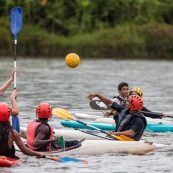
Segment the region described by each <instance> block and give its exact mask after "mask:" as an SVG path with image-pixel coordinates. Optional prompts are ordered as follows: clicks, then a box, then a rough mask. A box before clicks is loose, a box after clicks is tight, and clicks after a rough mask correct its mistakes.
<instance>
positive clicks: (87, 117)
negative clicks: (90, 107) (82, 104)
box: [74, 113, 101, 120]
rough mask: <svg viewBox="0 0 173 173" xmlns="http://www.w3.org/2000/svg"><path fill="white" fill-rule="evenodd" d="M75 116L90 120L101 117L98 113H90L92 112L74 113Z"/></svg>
mask: <svg viewBox="0 0 173 173" xmlns="http://www.w3.org/2000/svg"><path fill="white" fill-rule="evenodd" d="M74 116H75V117H76V118H79V119H90V120H95V119H97V118H99V117H101V116H98V115H90V114H84V113H74Z"/></svg>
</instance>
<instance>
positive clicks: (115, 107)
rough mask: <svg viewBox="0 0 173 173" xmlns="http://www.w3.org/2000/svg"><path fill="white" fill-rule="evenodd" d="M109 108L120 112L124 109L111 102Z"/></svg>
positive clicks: (122, 106) (123, 106)
mask: <svg viewBox="0 0 173 173" xmlns="http://www.w3.org/2000/svg"><path fill="white" fill-rule="evenodd" d="M111 108H112V109H115V110H116V111H118V112H121V111H122V110H123V109H125V105H119V104H118V103H117V102H113V103H112V105H111Z"/></svg>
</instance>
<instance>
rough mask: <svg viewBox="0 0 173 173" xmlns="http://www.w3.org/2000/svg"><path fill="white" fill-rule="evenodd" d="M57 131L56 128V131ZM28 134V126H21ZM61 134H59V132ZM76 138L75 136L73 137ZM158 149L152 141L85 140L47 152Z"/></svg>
mask: <svg viewBox="0 0 173 173" xmlns="http://www.w3.org/2000/svg"><path fill="white" fill-rule="evenodd" d="M56 132H57V131H56V130H55V133H56ZM21 133H22V134H23V135H26V128H21ZM57 135H59V134H57ZM25 137H26V136H25ZM73 139H74V138H73ZM155 149H156V146H155V145H154V144H152V143H150V142H142V141H115V140H84V141H83V142H82V143H81V146H80V147H79V148H75V149H73V150H69V151H63V152H56V151H54V152H45V153H46V154H47V155H56V154H60V155H61V156H63V155H75V154H77V155H101V154H105V153H127V154H137V155H143V154H147V153H148V152H151V151H153V150H155Z"/></svg>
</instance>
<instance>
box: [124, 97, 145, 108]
mask: <svg viewBox="0 0 173 173" xmlns="http://www.w3.org/2000/svg"><path fill="white" fill-rule="evenodd" d="M143 105H144V102H143V100H142V99H141V97H139V96H138V95H131V96H129V98H128V100H127V102H126V109H128V110H130V111H140V110H141V109H142V108H143Z"/></svg>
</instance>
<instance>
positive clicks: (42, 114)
mask: <svg viewBox="0 0 173 173" xmlns="http://www.w3.org/2000/svg"><path fill="white" fill-rule="evenodd" d="M36 115H37V117H38V118H40V119H41V118H51V117H52V107H51V106H50V105H49V104H48V103H46V102H43V103H40V104H39V105H38V106H37V108H36Z"/></svg>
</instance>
